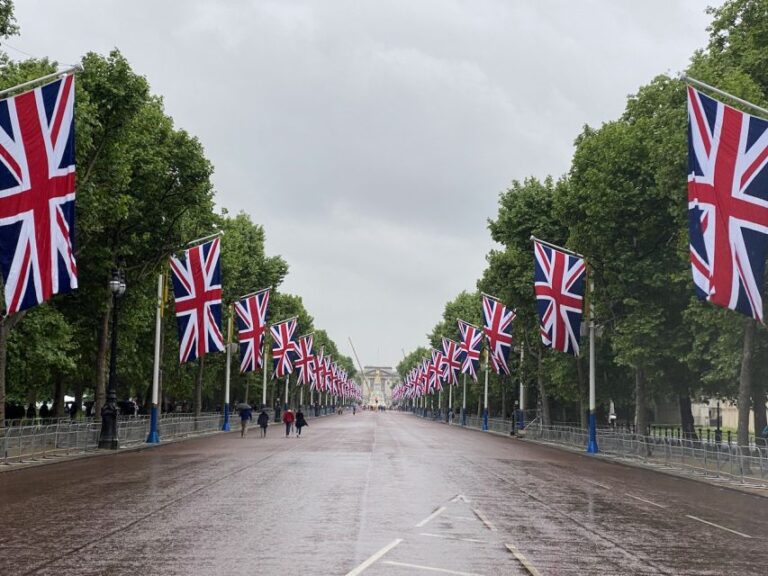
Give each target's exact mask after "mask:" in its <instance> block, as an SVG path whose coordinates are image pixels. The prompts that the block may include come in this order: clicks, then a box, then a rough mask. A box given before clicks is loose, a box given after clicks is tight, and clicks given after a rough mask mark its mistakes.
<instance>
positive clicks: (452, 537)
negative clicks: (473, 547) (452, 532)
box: [419, 518, 486, 544]
mask: <svg viewBox="0 0 768 576" xmlns="http://www.w3.org/2000/svg"><path fill="white" fill-rule="evenodd" d="M472 520H474V518H472ZM419 536H429V537H431V538H443V539H445V540H461V541H462V542H478V543H480V544H485V543H486V541H485V540H479V539H477V538H461V537H459V536H449V535H447V534H432V533H430V532H421V533H420V534H419Z"/></svg>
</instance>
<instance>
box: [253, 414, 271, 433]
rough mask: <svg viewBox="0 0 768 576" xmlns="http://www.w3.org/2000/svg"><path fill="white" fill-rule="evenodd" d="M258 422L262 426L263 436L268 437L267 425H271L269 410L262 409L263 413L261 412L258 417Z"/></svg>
mask: <svg viewBox="0 0 768 576" xmlns="http://www.w3.org/2000/svg"><path fill="white" fill-rule="evenodd" d="M256 423H257V424H258V425H259V428H261V437H262V438H266V437H267V426H269V414H267V411H266V410H264V408H262V409H261V414H259V417H258V418H257V419H256Z"/></svg>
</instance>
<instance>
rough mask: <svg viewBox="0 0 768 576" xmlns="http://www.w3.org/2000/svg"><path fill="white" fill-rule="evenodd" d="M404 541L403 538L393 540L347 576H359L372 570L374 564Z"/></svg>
mask: <svg viewBox="0 0 768 576" xmlns="http://www.w3.org/2000/svg"><path fill="white" fill-rule="evenodd" d="M402 541H403V539H402V538H398V539H397V540H392V542H390V543H389V544H387V545H386V546H384V548H382V549H381V550H379V551H378V552H376V553H375V554H374V555H373V556H371V557H370V558H368V560H366V561H365V562H363V563H362V564H360V566H358V567H357V568H355V569H353V570H352V571H350V572H347V576H357V575H358V574H362V573H363V572H364V571H365V570H366V568H370V567H371V566H372V565H373V564H375V563H376V561H377V560H379V559H380V558H381V557H382V556H384V554H386V553H387V552H389V551H390V550H392V548H394V547H395V546H397V545H398V544H400V542H402Z"/></svg>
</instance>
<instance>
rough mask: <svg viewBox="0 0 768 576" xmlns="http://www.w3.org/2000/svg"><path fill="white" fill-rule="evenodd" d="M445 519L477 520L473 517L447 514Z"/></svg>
mask: <svg viewBox="0 0 768 576" xmlns="http://www.w3.org/2000/svg"><path fill="white" fill-rule="evenodd" d="M446 518H448V519H450V520H472V521H474V520H477V518H475V517H474V516H454V515H453V514H448V516H446Z"/></svg>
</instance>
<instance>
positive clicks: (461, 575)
mask: <svg viewBox="0 0 768 576" xmlns="http://www.w3.org/2000/svg"><path fill="white" fill-rule="evenodd" d="M382 564H389V565H390V566H402V567H404V568H416V569H417V570H426V571H427V572H440V573H441V574H455V575H456V576H483V575H482V574H477V573H475V572H457V571H456V570H448V569H447V568H435V567H433V566H422V565H420V564H407V563H406V562H395V561H393V560H384V562H382Z"/></svg>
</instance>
